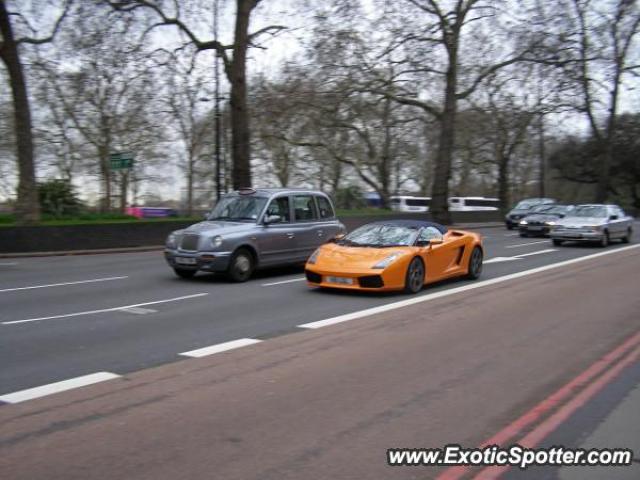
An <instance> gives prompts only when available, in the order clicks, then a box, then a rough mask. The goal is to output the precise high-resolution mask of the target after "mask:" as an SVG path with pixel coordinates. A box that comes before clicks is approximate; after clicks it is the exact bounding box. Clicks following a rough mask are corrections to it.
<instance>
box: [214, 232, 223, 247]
mask: <svg viewBox="0 0 640 480" xmlns="http://www.w3.org/2000/svg"><path fill="white" fill-rule="evenodd" d="M220 245H222V237H221V236H220V235H216V236H215V237H213V238H212V239H211V246H212V247H213V248H219V247H220Z"/></svg>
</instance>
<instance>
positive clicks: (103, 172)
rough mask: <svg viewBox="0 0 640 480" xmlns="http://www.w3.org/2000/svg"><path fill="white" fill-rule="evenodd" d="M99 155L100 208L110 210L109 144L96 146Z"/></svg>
mask: <svg viewBox="0 0 640 480" xmlns="http://www.w3.org/2000/svg"><path fill="white" fill-rule="evenodd" d="M98 155H99V156H100V176H101V177H102V189H103V193H104V196H103V197H102V201H101V206H100V210H101V211H102V213H107V212H110V211H111V165H110V164H109V146H108V145H101V146H100V147H99V148H98Z"/></svg>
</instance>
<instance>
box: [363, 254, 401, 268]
mask: <svg viewBox="0 0 640 480" xmlns="http://www.w3.org/2000/svg"><path fill="white" fill-rule="evenodd" d="M401 256H402V254H401V253H392V254H391V255H389V256H388V257H387V258H384V259H382V260H380V261H379V262H378V263H376V264H375V265H374V266H373V267H371V268H376V269H383V268H387V267H388V266H389V265H391V264H392V263H393V262H395V261H396V260H397V259H398V258H399V257H401Z"/></svg>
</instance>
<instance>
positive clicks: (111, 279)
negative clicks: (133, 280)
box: [0, 275, 129, 293]
mask: <svg viewBox="0 0 640 480" xmlns="http://www.w3.org/2000/svg"><path fill="white" fill-rule="evenodd" d="M125 278H129V276H128V275H124V276H120V277H104V278H91V279H89V280H77V281H75V282H62V283H49V284H47V285H30V286H27V287H14V288H3V289H1V290H0V293H3V292H16V291H19V290H33V289H35V288H49V287H62V286H66V285H80V284H83V283H97V282H111V281H113V280H124V279H125Z"/></svg>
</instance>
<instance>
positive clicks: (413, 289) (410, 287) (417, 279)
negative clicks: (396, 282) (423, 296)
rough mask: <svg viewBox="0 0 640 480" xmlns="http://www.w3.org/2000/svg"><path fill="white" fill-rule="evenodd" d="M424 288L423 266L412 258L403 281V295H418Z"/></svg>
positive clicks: (420, 261)
mask: <svg viewBox="0 0 640 480" xmlns="http://www.w3.org/2000/svg"><path fill="white" fill-rule="evenodd" d="M423 286H424V264H423V263H422V260H420V259H419V258H417V257H416V258H414V259H413V260H411V263H410V264H409V268H407V275H406V277H405V280H404V291H405V293H418V292H419V291H420V290H422V287H423Z"/></svg>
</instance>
